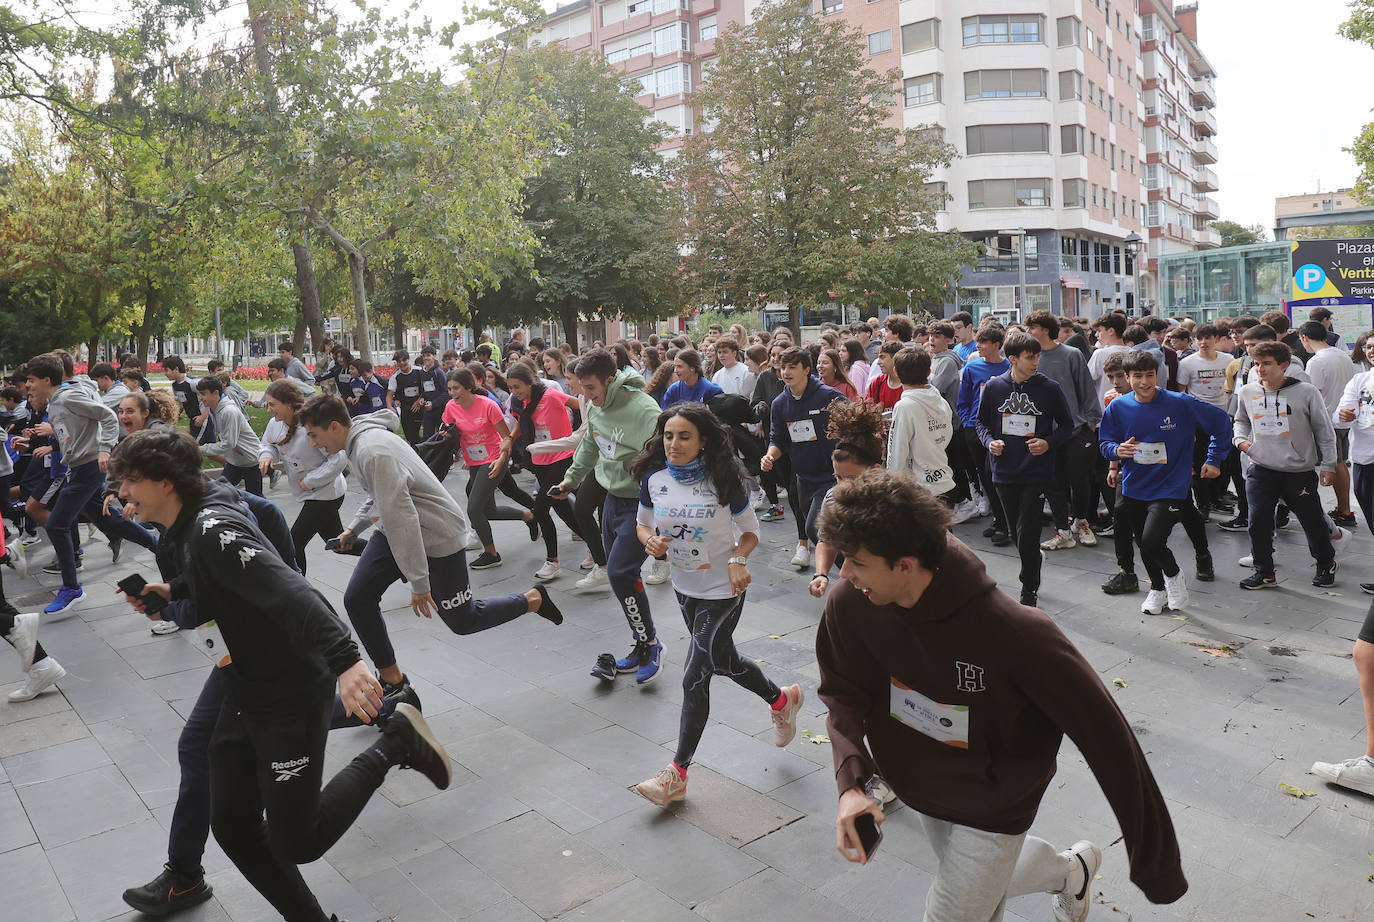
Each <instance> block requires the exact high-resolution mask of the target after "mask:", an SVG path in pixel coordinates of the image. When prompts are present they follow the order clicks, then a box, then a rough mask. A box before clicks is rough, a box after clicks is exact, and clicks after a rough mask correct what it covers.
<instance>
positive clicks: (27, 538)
mask: <svg viewBox="0 0 1374 922" xmlns="http://www.w3.org/2000/svg"><path fill="white" fill-rule="evenodd" d="M42 542H43V533H42V532H39V531H31V532H27V533H25V534H24V536H23V537H22V538H20V539H19V546H20V547H22V548H23V549H24V550H26V551H27V550H28V549H29V548H31V547H33V546H34V545H35V544H41V543H42Z"/></svg>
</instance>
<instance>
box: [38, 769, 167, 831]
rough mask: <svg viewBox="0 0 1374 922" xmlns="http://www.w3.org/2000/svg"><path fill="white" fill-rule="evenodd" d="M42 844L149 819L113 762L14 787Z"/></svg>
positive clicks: (146, 810)
mask: <svg viewBox="0 0 1374 922" xmlns="http://www.w3.org/2000/svg"><path fill="white" fill-rule="evenodd" d="M16 793H18V795H19V799H20V800H21V801H22V802H23V804H24V809H25V810H26V811H28V814H29V817H30V819H31V820H32V822H33V827H34V831H35V832H37V833H38V838H39V840H40V841H41V842H42V843H43V847H44V848H47V849H53V848H56V847H57V846H60V845H65V844H67V843H68V842H77V841H80V840H83V839H86V838H88V837H90V836H94V835H98V834H100V833H102V832H106V831H108V830H111V829H117V828H118V827H120V826H127V825H128V824H130V823H136V822H138V821H140V820H143V819H151V817H150V816H149V814H148V808H147V807H146V806H144V804H143V801H142V800H140V799H139V796H138V795H137V794H136V793H134V789H133V788H132V787H130V786H129V782H128V781H127V780H126V779H125V777H124V775H123V774H122V773H121V772H120V771H119V769H118V768H116V767H115V766H114V765H105V766H102V767H100V768H93V769H90V770H88V771H84V772H78V773H77V774H74V775H67V776H65V777H62V778H56V779H54V780H52V781H40V782H38V783H36V784H30V785H27V786H26V787H21V788H17V789H16Z"/></svg>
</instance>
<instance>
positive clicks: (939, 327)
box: [929, 320, 954, 339]
mask: <svg viewBox="0 0 1374 922" xmlns="http://www.w3.org/2000/svg"><path fill="white" fill-rule="evenodd" d="M929 331H930V335H931V336H943V337H944V338H945V339H953V338H954V324H952V323H950V322H949V321H948V320H937V321H935V322H934V323H932V324H931V325H930V327H929Z"/></svg>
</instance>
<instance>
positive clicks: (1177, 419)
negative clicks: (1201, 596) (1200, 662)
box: [1098, 350, 1231, 615]
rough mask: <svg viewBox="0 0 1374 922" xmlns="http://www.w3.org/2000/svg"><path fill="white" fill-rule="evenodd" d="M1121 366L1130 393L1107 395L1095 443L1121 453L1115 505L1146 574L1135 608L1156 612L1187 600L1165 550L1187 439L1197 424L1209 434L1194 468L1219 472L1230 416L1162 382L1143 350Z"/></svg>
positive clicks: (1187, 481) (1183, 491)
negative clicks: (1147, 584)
mask: <svg viewBox="0 0 1374 922" xmlns="http://www.w3.org/2000/svg"><path fill="white" fill-rule="evenodd" d="M1125 369H1126V375H1127V377H1128V378H1129V379H1130V382H1131V393H1130V394H1127V395H1125V396H1123V397H1119V398H1117V399H1116V400H1113V401H1112V402H1111V404H1110V405H1109V406H1108V407H1107V409H1106V412H1104V413H1103V414H1102V427H1101V429H1099V430H1098V444H1099V447H1100V448H1101V451H1102V454H1103V456H1104V457H1107V458H1113V459H1120V460H1121V496H1122V499H1121V506H1120V507H1119V508H1120V510H1121V511H1122V512H1123V513H1124V514H1125V515H1126V519H1125V522H1129V523H1130V526H1131V530H1132V533H1133V534H1134V535H1135V538H1136V543H1137V544H1138V545H1139V546H1140V558H1141V560H1143V561H1144V562H1145V570H1146V572H1147V573H1149V575H1150V591H1149V593H1148V594H1147V595H1146V596H1145V601H1144V603H1143V604H1142V605H1141V606H1140V610H1141V611H1142V612H1144V613H1145V614H1148V615H1158V614H1161V613H1162V612H1163V611H1164V608H1165V606H1166V604H1167V606H1168V607H1169V608H1172V609H1174V610H1175V611H1178V610H1181V609H1182V608H1183V607H1184V606H1185V605H1187V604H1188V587H1187V586H1186V585H1185V583H1184V580H1183V573H1182V571H1181V570H1180V569H1179V566H1178V561H1176V560H1175V559H1174V555H1173V553H1172V552H1171V551H1170V550H1169V533H1170V532H1171V531H1173V528H1174V524H1175V523H1176V522H1177V521H1179V518H1180V516H1181V515H1182V514H1183V509H1184V506H1185V505H1186V504H1188V503H1191V500H1190V499H1189V495H1188V494H1189V490H1190V489H1191V485H1192V469H1193V440H1194V439H1195V438H1196V437H1197V430H1199V429H1201V430H1203V432H1205V433H1206V434H1207V435H1208V436H1209V437H1210V438H1211V444H1210V445H1209V446H1208V449H1207V462H1206V463H1205V464H1203V466H1202V470H1201V471H1200V475H1201V476H1202V477H1203V478H1204V479H1208V480H1210V479H1212V478H1214V477H1219V476H1221V462H1222V459H1224V458H1225V457H1226V453H1227V452H1228V451H1229V450H1230V449H1229V445H1230V441H1231V419H1230V417H1228V416H1227V415H1226V411H1225V410H1223V409H1221V408H1220V407H1215V406H1213V405H1212V404H1210V403H1205V402H1204V401H1201V400H1199V399H1198V398H1196V397H1193V396H1192V395H1190V394H1180V393H1177V392H1174V391H1166V390H1163V389H1161V388H1160V387H1159V364H1158V362H1157V360H1156V358H1155V356H1154V355H1152V354H1151V353H1149V352H1143V351H1139V350H1136V351H1132V352H1131V353H1129V354H1128V355H1127V357H1126V360H1125ZM1125 522H1122V523H1119V525H1118V527H1120V525H1123V524H1125ZM1198 553H1199V555H1201V554H1202V553H1204V549H1198Z"/></svg>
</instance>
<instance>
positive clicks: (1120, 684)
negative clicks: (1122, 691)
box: [1112, 676, 1127, 688]
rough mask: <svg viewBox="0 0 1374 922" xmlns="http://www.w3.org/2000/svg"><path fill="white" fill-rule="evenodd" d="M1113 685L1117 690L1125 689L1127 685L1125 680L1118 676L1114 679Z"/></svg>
mask: <svg viewBox="0 0 1374 922" xmlns="http://www.w3.org/2000/svg"><path fill="white" fill-rule="evenodd" d="M1112 684H1113V685H1115V686H1116V687H1117V688H1125V687H1126V684H1127V683H1126V680H1125V679H1123V678H1121V676H1117V677H1116V678H1114V679H1112Z"/></svg>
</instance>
